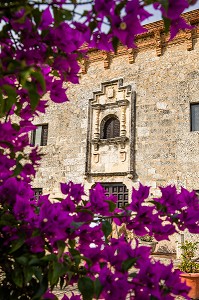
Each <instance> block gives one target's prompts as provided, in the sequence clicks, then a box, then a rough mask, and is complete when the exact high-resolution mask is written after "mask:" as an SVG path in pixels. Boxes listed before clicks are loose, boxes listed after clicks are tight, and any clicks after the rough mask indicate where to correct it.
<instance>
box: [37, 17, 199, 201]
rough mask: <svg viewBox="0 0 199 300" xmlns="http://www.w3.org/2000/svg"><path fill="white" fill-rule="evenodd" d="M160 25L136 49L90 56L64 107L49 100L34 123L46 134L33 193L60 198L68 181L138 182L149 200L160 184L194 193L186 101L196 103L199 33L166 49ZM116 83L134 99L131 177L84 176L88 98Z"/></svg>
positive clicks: (197, 165) (194, 144)
mask: <svg viewBox="0 0 199 300" xmlns="http://www.w3.org/2000/svg"><path fill="white" fill-rule="evenodd" d="M189 16H190V14H189ZM196 17H197V18H198V20H199V11H196V12H194V18H195V19H194V20H196V19H197V18H196ZM194 22H196V21H194ZM155 24H156V23H155ZM196 25H197V24H196ZM161 26H162V25H161V23H160V22H157V24H156V26H155V25H154V24H152V27H151V29H150V30H151V31H150V34H149V35H146V36H144V37H142V36H141V37H140V40H139V39H138V42H137V44H138V48H137V49H135V50H132V51H127V50H125V49H124V48H121V49H119V52H118V55H113V54H109V56H106V55H105V54H104V53H102V52H98V51H91V53H90V60H89V61H88V62H87V64H86V66H84V67H85V68H84V73H85V71H86V73H85V74H83V73H82V74H80V78H79V79H80V84H79V85H69V86H68V96H69V98H70V102H68V103H64V104H60V105H56V104H53V103H52V102H50V103H49V108H48V111H47V114H46V115H45V116H42V117H41V118H38V119H37V120H35V124H42V123H48V124H49V132H48V145H47V146H45V147H41V151H42V152H43V153H45V156H44V158H43V161H42V164H41V167H40V168H39V171H38V173H37V177H36V179H35V181H34V187H42V188H43V192H44V193H51V197H56V196H59V195H60V194H59V184H58V183H59V182H60V181H61V182H67V181H69V180H72V181H74V182H81V183H83V184H85V187H86V188H87V189H88V188H90V186H91V185H93V184H94V183H95V182H96V181H100V182H123V183H125V184H126V185H127V187H128V189H129V190H130V189H131V188H132V186H137V185H138V182H139V181H140V182H142V183H143V184H145V185H150V186H151V187H152V189H151V193H152V195H157V194H158V193H159V191H158V189H157V187H158V186H165V185H168V184H175V185H177V187H178V188H180V186H184V187H186V188H188V189H190V190H191V189H196V190H199V131H195V132H191V131H190V103H195V102H199V40H198V36H199V29H198V25H197V27H196V29H194V30H193V31H192V33H191V38H190V35H189V33H181V34H180V35H179V36H178V37H177V38H176V39H175V40H174V41H172V42H170V43H169V42H168V39H169V37H168V36H166V35H165V34H164V33H163V32H162V31H161ZM152 29H154V30H155V31H154V32H155V33H153V30H152ZM157 29H158V30H159V31H158V32H159V42H160V43H159V44H157V41H158V39H157ZM190 43H191V46H190ZM147 45H148V46H147ZM104 55H105V56H104ZM118 78H122V79H123V84H124V85H130V86H131V89H132V91H133V92H134V93H135V99H134V100H132V101H133V102H132V103H131V105H132V106H133V105H134V107H135V115H134V117H133V119H128V120H127V126H128V127H129V128H131V126H132V124H133V123H134V124H135V139H133V145H132V144H131V146H130V148H129V150H128V151H129V153H128V155H127V157H128V159H130V157H131V159H132V161H133V173H132V172H129V174H125V175H118V174H115V176H114V175H113V174H112V175H110V176H103V175H101V174H100V175H99V176H94V177H93V176H90V175H87V176H86V175H85V168H86V161H87V160H88V157H87V153H88V152H87V147H88V144H87V138H88V133H87V131H88V128H89V126H90V124H89V122H88V114H89V112H88V108H89V99H92V98H93V92H96V91H99V90H100V89H101V83H103V82H107V81H112V80H113V79H118ZM129 118H130V117H129ZM129 128H128V130H129ZM104 147H105V146H104ZM106 147H108V146H106ZM111 147H112V148H111V151H113V152H114V146H111ZM103 151H108V150H107V149H106V148H104V149H103ZM111 157H112V158H111ZM106 159H108V161H107V165H106V161H105V162H104V161H103V160H102V162H103V163H104V164H105V166H104V170H105V171H106V173H107V168H108V167H107V166H108V164H109V163H110V160H111V159H115V158H114V155H113V154H112V155H110V158H106ZM102 169H103V168H102ZM117 171H118V170H117ZM113 172H114V170H113ZM127 173H128V172H127Z"/></svg>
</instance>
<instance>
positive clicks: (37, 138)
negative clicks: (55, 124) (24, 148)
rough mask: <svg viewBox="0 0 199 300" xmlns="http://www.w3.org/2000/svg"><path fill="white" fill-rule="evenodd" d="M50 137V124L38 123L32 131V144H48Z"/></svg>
mask: <svg viewBox="0 0 199 300" xmlns="http://www.w3.org/2000/svg"><path fill="white" fill-rule="evenodd" d="M47 139H48V124H44V125H37V129H35V130H33V131H32V134H31V144H32V145H33V146H36V145H38V146H46V145H47Z"/></svg>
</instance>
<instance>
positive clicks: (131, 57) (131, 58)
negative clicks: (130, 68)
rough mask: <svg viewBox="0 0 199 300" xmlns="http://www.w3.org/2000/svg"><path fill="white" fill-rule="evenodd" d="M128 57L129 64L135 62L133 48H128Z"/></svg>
mask: <svg viewBox="0 0 199 300" xmlns="http://www.w3.org/2000/svg"><path fill="white" fill-rule="evenodd" d="M128 58H129V64H133V63H134V62H135V50H134V49H128Z"/></svg>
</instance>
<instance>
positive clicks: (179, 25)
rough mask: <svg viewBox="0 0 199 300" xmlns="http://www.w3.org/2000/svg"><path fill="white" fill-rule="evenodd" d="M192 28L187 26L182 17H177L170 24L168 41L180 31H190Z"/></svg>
mask: <svg viewBox="0 0 199 300" xmlns="http://www.w3.org/2000/svg"><path fill="white" fill-rule="evenodd" d="M192 28H193V26H191V25H189V24H187V23H186V22H185V20H184V19H183V18H182V17H179V18H177V19H175V20H173V21H172V22H171V28H170V32H171V34H170V39H173V38H174V37H175V36H176V34H177V33H178V32H179V30H181V29H192Z"/></svg>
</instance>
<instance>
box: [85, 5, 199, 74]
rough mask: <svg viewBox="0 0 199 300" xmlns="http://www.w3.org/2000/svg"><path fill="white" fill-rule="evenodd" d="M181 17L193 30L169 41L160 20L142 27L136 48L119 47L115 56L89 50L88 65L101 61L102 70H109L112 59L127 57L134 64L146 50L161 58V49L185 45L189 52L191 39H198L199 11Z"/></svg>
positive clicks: (181, 33)
mask: <svg viewBox="0 0 199 300" xmlns="http://www.w3.org/2000/svg"><path fill="white" fill-rule="evenodd" d="M182 16H183V18H184V19H185V20H186V22H188V23H189V24H191V25H193V26H194V28H193V29H192V30H185V31H180V32H179V33H178V34H177V35H176V37H175V38H174V39H173V40H170V35H169V33H165V31H164V23H163V21H162V20H161V21H157V22H154V23H150V24H147V25H145V26H144V27H145V28H146V29H147V32H144V33H142V34H139V35H137V36H136V38H135V44H136V46H137V47H136V48H134V49H127V47H125V46H122V45H120V46H119V47H118V50H117V53H116V54H115V53H113V52H105V51H100V50H97V49H90V50H89V54H88V61H89V63H92V62H96V61H103V62H104V68H105V69H109V68H110V63H111V60H112V58H114V57H117V56H121V55H127V56H128V60H129V63H130V64H132V63H134V62H135V56H136V53H138V52H142V51H146V50H147V49H154V50H155V51H156V55H157V56H161V55H162V54H163V48H166V47H168V46H169V47H170V46H172V45H176V44H182V43H186V44H187V47H186V48H187V50H188V51H191V50H192V49H193V39H196V38H198V37H199V9H197V10H193V11H190V12H187V13H185V14H183V15H182Z"/></svg>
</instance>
